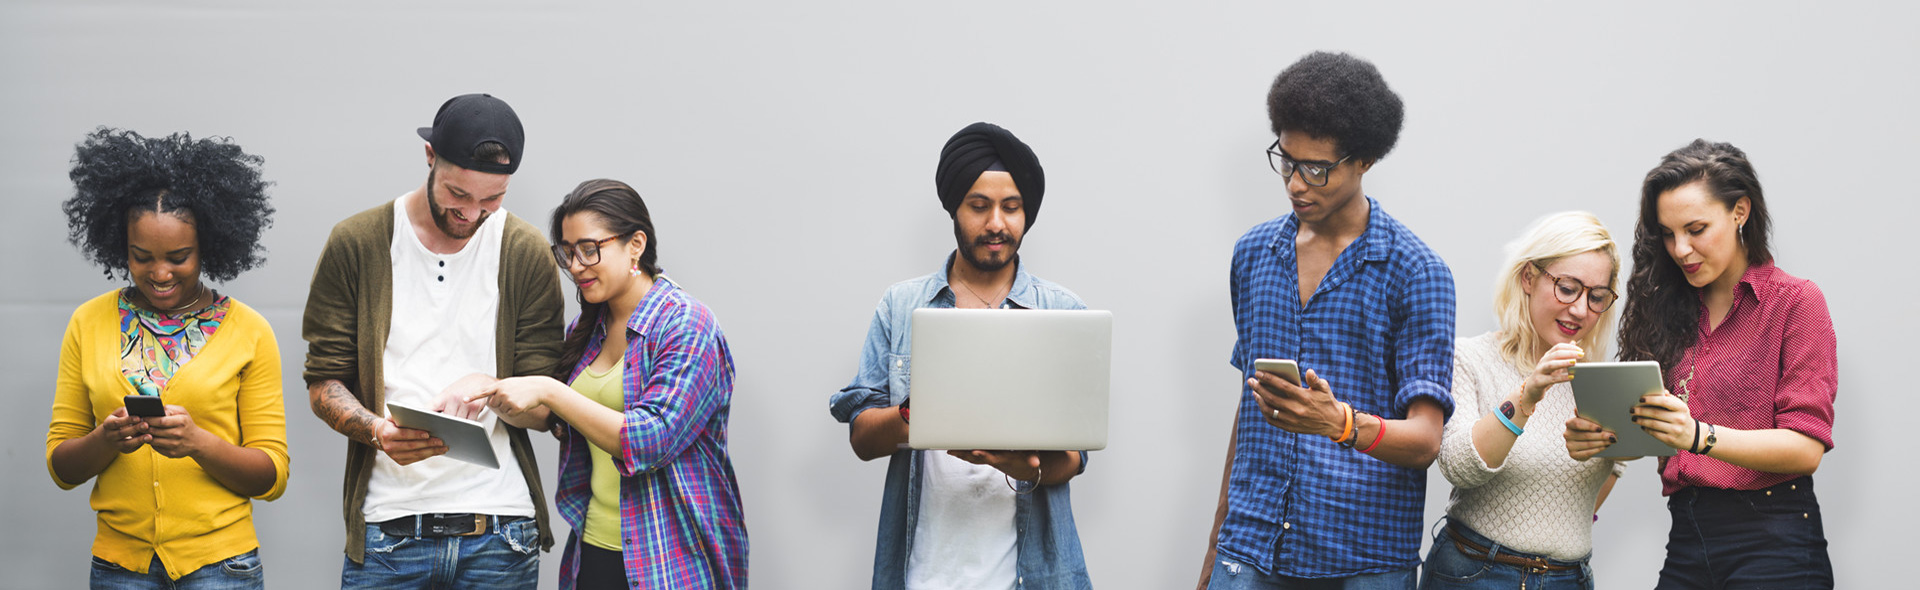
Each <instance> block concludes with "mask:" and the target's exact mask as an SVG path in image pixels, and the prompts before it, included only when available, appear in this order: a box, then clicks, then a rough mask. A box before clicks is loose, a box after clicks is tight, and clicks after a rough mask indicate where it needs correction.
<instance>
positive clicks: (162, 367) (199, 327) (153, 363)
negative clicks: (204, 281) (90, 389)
mask: <svg viewBox="0 0 1920 590" xmlns="http://www.w3.org/2000/svg"><path fill="white" fill-rule="evenodd" d="M230 302H231V300H230V299H229V298H227V297H226V296H224V295H223V296H220V297H218V298H216V299H214V300H213V304H212V305H208V306H206V307H205V308H202V309H200V310H199V311H194V312H189V313H182V314H178V315H174V314H167V313H161V312H154V311H147V310H145V309H141V308H139V307H136V306H134V305H133V304H132V303H130V302H128V301H127V296H126V294H125V293H121V295H120V374H122V375H125V376H126V378H127V381H128V382H130V383H133V387H134V389H136V390H138V391H139V392H140V394H141V395H160V391H161V390H163V389H166V388H167V381H168V380H170V379H173V374H174V373H175V372H177V371H179V370H180V367H181V366H183V365H186V364H187V361H189V360H192V359H193V355H196V354H199V353H200V349H201V348H204V347H206V345H207V339H209V338H212V337H213V332H214V330H218V329H220V323H221V322H222V321H225V320H226V319H227V308H228V307H229V305H228V304H229V303H230Z"/></svg>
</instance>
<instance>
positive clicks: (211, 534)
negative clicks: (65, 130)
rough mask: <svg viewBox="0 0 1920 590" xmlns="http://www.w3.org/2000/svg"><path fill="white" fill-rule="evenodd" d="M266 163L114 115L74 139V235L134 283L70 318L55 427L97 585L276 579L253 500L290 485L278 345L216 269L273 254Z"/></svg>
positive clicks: (50, 448) (228, 273)
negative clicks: (88, 528)
mask: <svg viewBox="0 0 1920 590" xmlns="http://www.w3.org/2000/svg"><path fill="white" fill-rule="evenodd" d="M260 164H261V159H260V158H259V157H258V156H252V155H248V154H247V153H246V152H243V151H241V149H240V146H237V145H234V144H232V143H230V142H229V141H227V140H221V139H194V138H192V137H189V136H188V135H187V134H185V133H179V134H174V135H169V136H166V137H142V136H140V135H139V134H137V133H134V132H132V131H121V130H116V129H108V128H104V127H103V128H100V129H99V130H96V131H94V132H93V133H92V134H89V135H88V136H87V138H86V140H85V141H82V142H81V143H80V145H79V146H78V148H77V149H75V151H74V156H73V168H72V170H71V171H70V172H69V173H68V176H69V177H70V178H72V180H73V185H74V195H73V197H72V198H70V199H68V200H67V201H66V202H65V203H64V204H63V205H62V207H61V208H62V209H63V210H64V211H65V213H66V215H67V229H68V233H69V236H70V240H71V241H72V242H73V243H74V244H75V245H77V246H79V247H80V249H81V250H82V252H83V253H85V255H86V257H87V258H88V260H90V261H91V262H93V263H96V264H98V265H100V267H101V268H102V269H104V270H105V271H106V272H107V274H108V276H117V277H119V278H120V279H121V280H124V281H127V282H129V283H131V284H130V285H128V286H126V287H120V288H116V289H113V290H111V291H108V292H106V293H105V294H103V295H100V296H99V297H95V298H93V299H92V300H91V301H88V302H86V303H83V304H81V305H80V307H79V308H78V309H75V310H74V312H73V316H72V318H71V319H69V320H68V321H67V332H66V337H65V339H64V341H63V342H62V345H61V348H60V366H59V377H58V379H57V380H56V381H55V385H54V393H53V396H54V397H53V415H52V420H51V421H50V423H49V424H48V426H47V468H48V471H49V472H51V474H52V476H53V481H54V483H55V484H58V485H59V486H60V487H61V488H62V489H72V488H74V487H77V486H79V485H80V484H83V483H86V481H87V480H89V479H91V480H94V486H93V494H92V497H91V502H92V506H93V510H94V511H95V512H96V513H97V517H98V532H97V533H96V534H95V536H94V539H93V549H92V553H93V568H92V571H91V574H90V575H89V578H88V579H89V582H88V585H89V586H91V587H93V588H116V589H117V588H263V587H265V585H266V582H265V579H264V572H263V570H262V568H261V565H260V556H259V551H258V548H259V547H260V542H259V540H258V539H256V538H255V536H254V528H253V503H252V500H253V499H260V500H273V499H275V498H278V497H280V495H281V493H283V492H285V491H286V489H287V475H288V471H287V461H288V458H287V415H286V408H285V407H284V405H283V404H282V402H281V392H280V349H279V347H278V345H276V344H275V341H274V338H273V327H272V326H269V325H268V324H267V320H266V318H264V317H262V316H261V315H260V313H259V312H256V311H254V310H253V308H251V307H248V306H246V305H245V304H242V303H240V301H239V300H237V299H234V298H233V297H231V296H228V295H227V294H225V293H221V292H219V291H216V290H214V289H213V288H212V287H209V286H207V284H206V279H212V280H216V281H223V282H224V281H229V280H232V279H234V278H235V277H237V276H239V275H240V273H242V272H246V271H248V270H251V269H253V268H254V267H256V266H259V265H260V264H261V263H262V262H263V259H262V257H261V248H260V234H261V233H262V232H263V231H264V230H265V229H266V228H267V226H269V225H272V218H273V206H272V205H270V204H269V203H268V199H267V186H268V183H267V182H266V181H264V180H262V179H261V178H260ZM18 532H19V533H21V534H31V533H30V532H29V531H18ZM35 567H48V566H47V565H46V564H36V565H35Z"/></svg>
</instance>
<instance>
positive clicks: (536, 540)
mask: <svg viewBox="0 0 1920 590" xmlns="http://www.w3.org/2000/svg"><path fill="white" fill-rule="evenodd" d="M498 533H499V535H500V538H501V539H504V540H506V542H507V546H508V547H511V548H513V550H514V552H516V553H519V554H521V555H533V554H535V553H539V552H540V525H539V523H536V522H534V520H533V519H531V518H526V519H519V520H514V521H510V522H501V523H500V528H499V531H498Z"/></svg>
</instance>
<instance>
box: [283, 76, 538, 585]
mask: <svg viewBox="0 0 1920 590" xmlns="http://www.w3.org/2000/svg"><path fill="white" fill-rule="evenodd" d="M419 133H420V137H421V138H422V139H424V140H426V142H427V144H426V146H425V150H426V157H427V158H426V159H427V181H426V184H424V185H422V186H420V187H419V188H417V189H414V190H413V191H410V192H408V193H406V194H404V195H401V196H400V197H399V198H397V199H394V200H393V201H390V202H387V203H385V204H382V205H380V206H377V207H374V208H372V209H369V210H367V211H364V212H361V213H358V214H355V215H354V216H352V217H349V218H347V219H346V220H345V221H342V222H340V223H339V224H338V225H335V226H334V228H333V233H332V235H330V236H328V238H327V244H326V247H325V248H324V249H323V250H322V251H321V255H320V262H319V263H318V265H317V266H316V268H315V269H314V273H313V284H312V287H311V291H310V292H309V294H308V297H307V309H306V318H305V321H304V326H303V328H302V335H303V336H304V337H305V338H306V341H307V347H308V350H307V365H306V381H307V389H308V394H309V396H310V398H311V402H312V405H313V413H314V415H316V416H319V417H320V419H321V420H324V421H326V423H327V425H328V426H331V427H333V429H334V430H336V431H338V432H340V434H342V435H345V436H346V437H347V439H348V441H349V442H348V444H347V468H346V485H345V497H344V498H343V499H342V500H343V502H342V509H343V510H344V516H345V517H346V527H347V544H346V552H347V555H346V562H345V564H344V565H343V568H342V571H341V578H340V585H341V587H342V588H381V589H396V588H426V587H429V586H431V587H455V588H528V589H531V588H534V587H535V586H536V584H537V581H538V578H539V573H540V558H539V552H540V551H541V550H544V549H547V548H549V547H551V546H552V544H553V535H552V534H551V532H550V531H549V529H548V524H547V506H546V500H545V498H546V494H545V493H544V492H543V491H542V490H541V486H540V470H539V468H538V466H537V465H535V463H534V456H533V448H532V445H531V444H530V442H529V441H528V439H527V432H526V430H524V428H525V427H529V426H531V427H535V428H539V427H543V426H544V425H541V424H514V423H501V419H499V418H497V417H495V416H494V415H493V414H492V413H491V412H487V411H483V410H484V409H485V404H484V403H471V404H469V403H466V402H465V401H464V399H465V397H466V395H467V394H469V393H472V392H474V391H476V390H477V389H478V388H480V387H484V386H486V385H488V384H490V383H492V382H493V381H494V380H495V379H496V378H500V377H510V376H520V375H550V374H552V373H553V368H554V364H555V363H556V362H557V361H558V360H559V350H560V337H561V326H562V323H561V313H562V310H563V303H562V300H561V298H560V281H559V276H558V275H557V274H556V273H554V271H553V263H552V260H551V257H550V255H549V254H548V246H547V241H546V239H545V238H544V237H542V236H541V235H540V231H539V230H538V229H535V228H534V227H533V226H532V225H531V224H528V223H527V222H526V221H524V220H522V219H520V218H519V217H517V216H514V215H513V214H511V213H505V212H504V211H503V210H502V208H501V205H502V203H503V201H504V200H505V198H506V192H507V183H508V181H509V180H510V179H511V177H512V174H513V173H514V171H516V170H518V169H519V168H520V159H521V150H522V148H523V147H524V145H525V133H524V131H523V130H522V129H521V126H520V118H519V117H518V116H517V115H515V114H514V112H513V108H512V107H509V106H507V103H505V102H503V101H501V100H500V99H498V98H494V97H492V96H489V95H485V94H466V95H461V96H456V97H454V98H452V99H451V100H448V101H447V102H446V103H445V104H443V105H441V106H440V112H439V113H437V114H435V115H434V118H433V126H432V127H423V128H420V130H419ZM389 402H393V403H396V404H403V405H408V406H412V407H416V408H423V409H428V410H433V411H438V412H442V413H446V414H451V415H454V416H458V417H462V418H468V419H472V420H476V421H478V422H480V423H481V424H482V425H484V426H485V427H486V428H488V429H489V432H490V433H491V438H492V443H493V450H494V455H495V456H496V457H497V458H498V459H499V463H500V467H499V468H498V469H493V468H489V467H484V466H480V465H475V464H472V463H467V462H464V461H460V460H455V459H452V458H449V457H439V455H442V454H445V453H446V452H447V446H446V443H445V442H444V441H441V440H440V439H438V438H433V437H431V436H430V435H429V434H428V433H427V432H425V431H421V430H414V429H410V428H402V427H400V426H399V424H397V423H395V422H394V421H393V420H391V419H390V418H388V417H387V414H388V412H387V411H386V408H387V404H388V403H389Z"/></svg>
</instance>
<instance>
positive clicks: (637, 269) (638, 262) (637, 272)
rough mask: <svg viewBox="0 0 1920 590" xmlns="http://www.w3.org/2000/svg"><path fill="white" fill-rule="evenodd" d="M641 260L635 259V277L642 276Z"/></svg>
mask: <svg viewBox="0 0 1920 590" xmlns="http://www.w3.org/2000/svg"><path fill="white" fill-rule="evenodd" d="M640 273H641V271H640V259H638V258H635V259H633V276H636V277H637V276H640Z"/></svg>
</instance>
